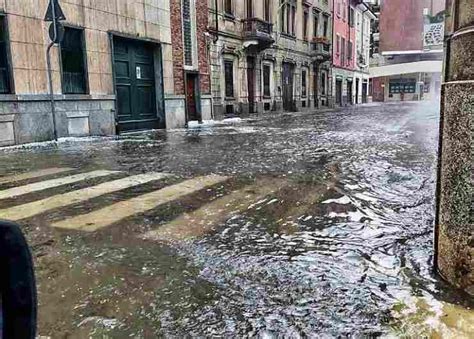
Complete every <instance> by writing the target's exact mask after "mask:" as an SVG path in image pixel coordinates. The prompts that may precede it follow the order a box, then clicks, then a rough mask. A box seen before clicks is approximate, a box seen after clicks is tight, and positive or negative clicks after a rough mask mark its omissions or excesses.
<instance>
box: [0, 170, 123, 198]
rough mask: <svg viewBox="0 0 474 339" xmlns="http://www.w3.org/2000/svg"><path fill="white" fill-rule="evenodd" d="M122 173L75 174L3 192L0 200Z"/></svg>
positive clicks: (94, 172) (100, 171) (0, 192)
mask: <svg viewBox="0 0 474 339" xmlns="http://www.w3.org/2000/svg"><path fill="white" fill-rule="evenodd" d="M117 173H120V172H118V171H103V170H99V171H92V172H88V173H80V174H74V175H71V176H67V177H64V178H57V179H51V180H46V181H40V182H36V183H32V184H28V185H24V186H20V187H13V188H9V189H6V190H3V191H0V199H11V198H16V197H18V196H20V195H25V194H28V193H33V192H38V191H43V190H46V189H49V188H55V187H59V186H64V185H69V184H74V183H77V182H80V181H84V180H90V179H94V178H100V177H106V176H108V175H112V174H117Z"/></svg>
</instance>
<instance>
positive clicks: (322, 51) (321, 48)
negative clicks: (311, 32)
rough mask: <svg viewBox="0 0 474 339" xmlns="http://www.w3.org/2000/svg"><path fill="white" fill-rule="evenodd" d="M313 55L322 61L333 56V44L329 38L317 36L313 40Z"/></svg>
mask: <svg viewBox="0 0 474 339" xmlns="http://www.w3.org/2000/svg"><path fill="white" fill-rule="evenodd" d="M311 56H313V57H315V58H317V59H320V60H321V61H324V60H328V59H329V57H330V56H331V44H330V42H329V40H328V39H327V38H319V37H318V38H315V39H314V40H313V42H311Z"/></svg>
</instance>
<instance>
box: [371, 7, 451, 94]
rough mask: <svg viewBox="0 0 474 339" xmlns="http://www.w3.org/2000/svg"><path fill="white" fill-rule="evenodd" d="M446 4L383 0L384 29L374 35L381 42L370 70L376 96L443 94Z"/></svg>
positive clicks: (381, 11)
mask: <svg viewBox="0 0 474 339" xmlns="http://www.w3.org/2000/svg"><path fill="white" fill-rule="evenodd" d="M444 5H445V1H444V0H400V1H396V2H395V1H381V3H380V23H379V29H380V33H379V34H378V33H375V34H376V36H373V39H372V40H373V41H374V42H375V41H377V42H378V44H379V46H378V50H374V51H373V52H374V53H373V59H372V62H371V66H372V67H371V71H370V73H371V77H372V78H373V80H372V85H373V86H372V88H373V99H374V100H376V101H397V100H424V99H425V100H426V99H433V98H434V97H435V96H436V95H438V94H439V90H440V87H441V70H442V59H443V36H444V8H445V6H444ZM374 6H378V4H374ZM375 52H378V53H375Z"/></svg>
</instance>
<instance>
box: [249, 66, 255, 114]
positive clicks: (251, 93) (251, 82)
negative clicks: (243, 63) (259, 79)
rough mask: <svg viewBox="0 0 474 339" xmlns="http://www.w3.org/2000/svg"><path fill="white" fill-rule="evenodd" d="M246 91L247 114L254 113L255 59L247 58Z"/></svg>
mask: <svg viewBox="0 0 474 339" xmlns="http://www.w3.org/2000/svg"><path fill="white" fill-rule="evenodd" d="M247 91H248V101H249V113H255V58H254V57H247Z"/></svg>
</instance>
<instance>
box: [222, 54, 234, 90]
mask: <svg viewBox="0 0 474 339" xmlns="http://www.w3.org/2000/svg"><path fill="white" fill-rule="evenodd" d="M224 81H225V96H226V98H233V97H234V63H233V62H232V61H231V60H225V61H224Z"/></svg>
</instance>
